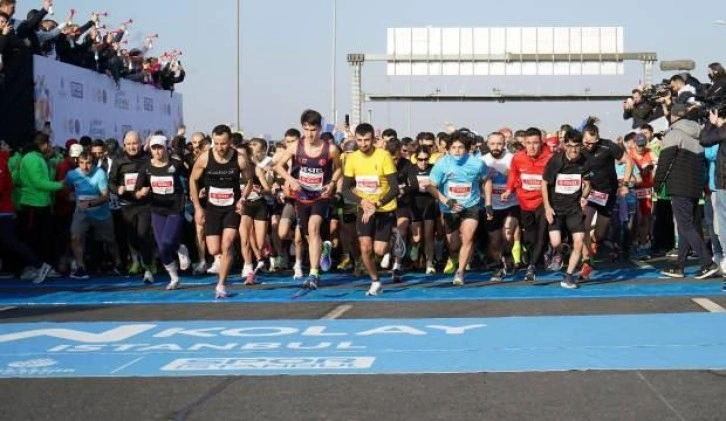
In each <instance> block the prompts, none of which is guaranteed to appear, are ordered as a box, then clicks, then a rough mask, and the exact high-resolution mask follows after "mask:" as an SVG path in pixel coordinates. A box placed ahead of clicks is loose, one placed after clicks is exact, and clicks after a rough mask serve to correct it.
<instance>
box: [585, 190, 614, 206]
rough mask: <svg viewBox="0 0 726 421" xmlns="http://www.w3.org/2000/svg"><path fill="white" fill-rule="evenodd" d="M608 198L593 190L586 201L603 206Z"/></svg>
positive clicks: (604, 194)
mask: <svg viewBox="0 0 726 421" xmlns="http://www.w3.org/2000/svg"><path fill="white" fill-rule="evenodd" d="M609 197H610V195H609V194H607V193H603V192H599V191H597V190H593V191H591V192H590V196H588V198H587V201H588V202H592V203H594V204H596V205H600V206H605V205H607V204H608V198H609Z"/></svg>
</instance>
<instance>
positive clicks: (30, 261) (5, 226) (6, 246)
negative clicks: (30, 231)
mask: <svg viewBox="0 0 726 421" xmlns="http://www.w3.org/2000/svg"><path fill="white" fill-rule="evenodd" d="M0 232H1V233H2V235H0V250H2V252H3V255H4V256H5V255H13V256H15V257H18V258H19V260H20V261H21V263H22V264H24V265H26V266H33V267H34V268H36V269H37V268H39V267H40V266H41V265H42V262H41V261H40V260H39V259H38V257H37V256H36V255H35V254H34V253H33V251H32V250H30V247H28V246H27V245H26V244H25V243H23V242H22V241H20V239H19V238H18V235H17V233H16V231H15V220H14V219H13V218H9V217H3V218H0Z"/></svg>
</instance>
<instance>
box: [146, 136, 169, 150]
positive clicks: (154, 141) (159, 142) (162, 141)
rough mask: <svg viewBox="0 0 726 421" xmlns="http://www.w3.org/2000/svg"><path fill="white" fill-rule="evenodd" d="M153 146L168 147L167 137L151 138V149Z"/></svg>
mask: <svg viewBox="0 0 726 421" xmlns="http://www.w3.org/2000/svg"><path fill="white" fill-rule="evenodd" d="M152 146H164V147H166V137H164V136H162V135H154V136H151V140H150V141H149V147H152Z"/></svg>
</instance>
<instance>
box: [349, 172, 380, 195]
mask: <svg viewBox="0 0 726 421" xmlns="http://www.w3.org/2000/svg"><path fill="white" fill-rule="evenodd" d="M355 188H356V189H358V191H359V192H361V193H363V194H380V193H381V181H380V180H379V179H378V176H377V175H370V176H368V175H359V176H356V177H355Z"/></svg>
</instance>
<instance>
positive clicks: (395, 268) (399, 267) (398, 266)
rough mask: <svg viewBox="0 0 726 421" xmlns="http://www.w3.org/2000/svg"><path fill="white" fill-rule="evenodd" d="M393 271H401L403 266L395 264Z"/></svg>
mask: <svg viewBox="0 0 726 421" xmlns="http://www.w3.org/2000/svg"><path fill="white" fill-rule="evenodd" d="M393 270H401V264H400V263H398V262H396V263H394V264H393Z"/></svg>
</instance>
